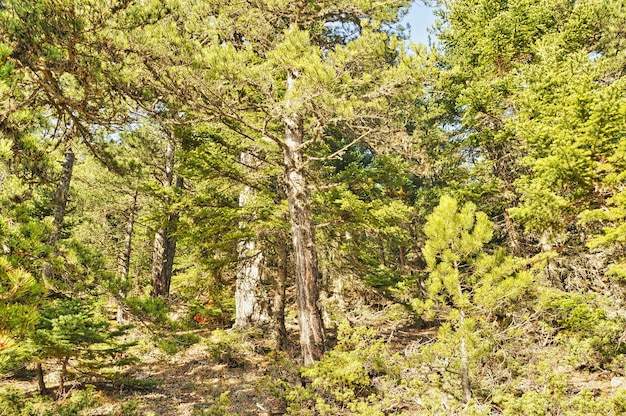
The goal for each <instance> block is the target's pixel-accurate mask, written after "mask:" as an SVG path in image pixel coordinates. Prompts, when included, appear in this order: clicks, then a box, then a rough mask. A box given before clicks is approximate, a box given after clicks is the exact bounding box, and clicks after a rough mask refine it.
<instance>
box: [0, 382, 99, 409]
mask: <svg viewBox="0 0 626 416" xmlns="http://www.w3.org/2000/svg"><path fill="white" fill-rule="evenodd" d="M101 402H102V396H101V395H100V394H98V393H96V392H95V388H94V386H93V385H87V386H86V388H85V389H84V390H79V391H77V392H74V393H73V394H72V395H71V396H70V397H69V398H68V399H64V400H62V401H60V402H53V401H52V400H51V399H49V398H47V397H45V396H44V397H38V398H27V397H26V395H25V394H24V393H23V392H21V391H20V390H18V389H16V388H13V387H5V388H3V389H2V390H0V409H2V413H1V414H2V415H3V416H78V415H81V414H84V413H85V411H86V410H88V409H90V408H93V407H95V406H96V405H98V404H100V403H101Z"/></svg>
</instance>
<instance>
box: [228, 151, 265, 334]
mask: <svg viewBox="0 0 626 416" xmlns="http://www.w3.org/2000/svg"><path fill="white" fill-rule="evenodd" d="M241 163H242V164H243V165H244V166H250V167H253V166H254V165H255V161H254V157H253V156H252V155H251V154H250V153H247V152H244V153H242V154H241ZM255 194H256V192H255V191H254V189H253V188H252V187H250V186H248V185H246V186H244V188H243V189H242V190H241V192H240V194H239V207H241V208H244V207H245V206H246V205H248V204H249V203H250V202H251V201H252V200H253V199H254V198H255ZM242 225H243V224H242ZM237 251H238V257H239V267H238V269H237V283H236V288H235V325H234V327H235V328H247V327H250V326H257V325H259V324H261V323H263V322H266V321H267V320H268V316H267V313H266V311H265V310H264V309H266V308H264V305H263V303H264V302H263V301H264V298H265V296H264V293H263V287H262V278H263V262H264V256H263V253H262V252H261V251H259V249H258V248H257V245H256V242H255V241H254V239H248V240H242V241H240V242H239V245H238V247H237Z"/></svg>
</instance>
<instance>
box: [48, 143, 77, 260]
mask: <svg viewBox="0 0 626 416" xmlns="http://www.w3.org/2000/svg"><path fill="white" fill-rule="evenodd" d="M75 160H76V155H75V154H74V151H73V150H72V148H71V147H68V149H67V150H66V151H65V160H64V161H63V169H62V171H61V178H59V185H58V187H57V191H56V194H55V196H54V201H53V204H54V206H53V209H52V215H53V217H54V222H53V224H54V227H53V229H52V233H51V234H50V236H49V237H48V244H49V245H51V246H53V247H55V249H56V245H57V242H58V241H59V237H60V235H61V226H62V225H63V220H64V219H65V208H66V207H67V199H68V195H69V193H70V183H71V181H72V172H73V171H74V161H75Z"/></svg>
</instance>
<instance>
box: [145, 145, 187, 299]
mask: <svg viewBox="0 0 626 416" xmlns="http://www.w3.org/2000/svg"><path fill="white" fill-rule="evenodd" d="M174 154H175V137H174V135H173V134H172V137H171V138H170V140H168V142H167V151H166V161H165V180H164V183H163V186H164V187H171V186H176V187H178V188H182V186H183V179H182V178H181V177H177V178H176V183H174V162H175V161H174ZM178 218H179V214H178V213H177V212H175V213H172V214H170V215H169V216H168V218H167V221H166V223H165V225H164V226H163V227H161V228H159V229H158V230H157V232H156V233H155V235H154V249H153V252H152V293H151V296H152V297H153V298H157V297H161V298H167V297H168V296H169V294H170V284H171V281H172V271H173V267H174V256H175V254H176V241H175V240H174V238H173V237H172V233H173V232H174V231H175V229H176V226H177V224H178Z"/></svg>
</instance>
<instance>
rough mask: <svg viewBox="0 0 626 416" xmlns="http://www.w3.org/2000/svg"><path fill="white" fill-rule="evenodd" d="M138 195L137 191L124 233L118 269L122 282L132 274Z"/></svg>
mask: <svg viewBox="0 0 626 416" xmlns="http://www.w3.org/2000/svg"><path fill="white" fill-rule="evenodd" d="M137 195H138V191H137V190H135V193H134V195H133V201H132V204H131V206H130V209H129V211H128V221H127V222H126V230H125V233H124V250H123V251H122V254H121V255H120V259H119V264H118V267H117V275H118V278H119V279H120V280H122V281H126V280H127V279H128V274H129V272H130V255H131V251H132V239H133V230H134V229H135V214H136V212H137Z"/></svg>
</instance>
